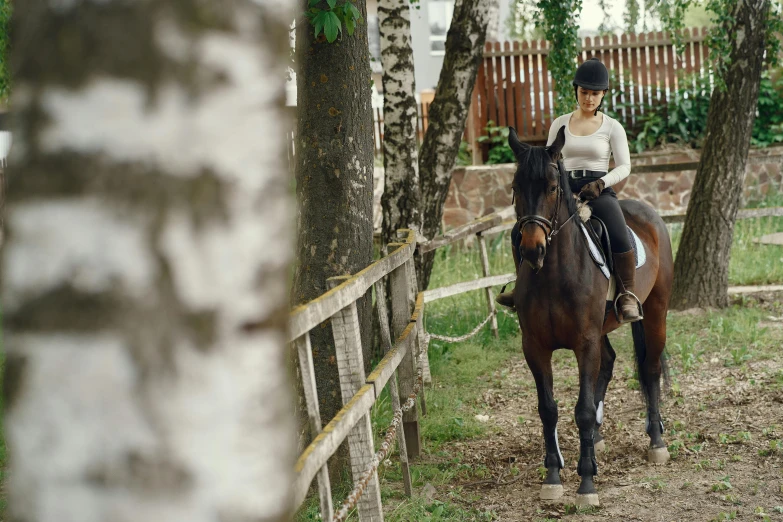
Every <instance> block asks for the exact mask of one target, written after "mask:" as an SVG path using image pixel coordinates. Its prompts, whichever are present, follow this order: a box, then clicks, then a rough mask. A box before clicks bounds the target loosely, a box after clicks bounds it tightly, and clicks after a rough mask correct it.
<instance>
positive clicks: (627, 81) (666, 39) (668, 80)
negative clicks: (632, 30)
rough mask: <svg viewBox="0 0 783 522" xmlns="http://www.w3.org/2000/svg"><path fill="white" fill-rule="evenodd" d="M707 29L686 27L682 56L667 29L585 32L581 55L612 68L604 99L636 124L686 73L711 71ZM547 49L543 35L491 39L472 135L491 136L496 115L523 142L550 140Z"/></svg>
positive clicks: (624, 119)
mask: <svg viewBox="0 0 783 522" xmlns="http://www.w3.org/2000/svg"><path fill="white" fill-rule="evenodd" d="M706 34H707V30H706V28H701V29H698V28H694V29H685V30H684V32H683V41H684V42H685V50H684V52H683V53H682V54H681V55H676V54H675V51H674V45H673V42H672V40H671V38H670V35H669V34H668V33H663V32H660V31H659V32H650V33H646V34H623V35H621V36H620V37H619V38H618V37H617V35H612V36H611V37H610V36H602V37H600V36H598V37H595V38H589V37H588V38H584V39H583V40H582V44H581V48H582V50H581V53H580V54H579V55H578V56H577V61H578V62H579V63H582V62H583V61H585V60H587V59H589V58H592V57H596V58H598V59H600V60H601V61H602V62H603V63H604V64H605V65H606V66H607V68H608V69H609V70H610V71H611V73H612V75H613V84H612V85H611V90H610V92H609V93H607V96H606V98H605V100H604V105H605V106H606V107H607V108H608V109H609V110H612V111H614V112H615V113H617V114H618V115H619V117H620V120H621V121H622V122H623V123H624V125H625V127H626V129H631V128H633V127H634V124H635V122H636V118H637V117H638V115H639V114H642V113H644V112H645V110H649V107H656V106H659V105H664V104H665V103H666V102H668V101H669V100H671V99H672V97H674V96H675V93H676V91H677V89H678V88H679V87H680V86H681V84H682V82H683V80H684V79H685V78H686V75H688V74H691V73H692V74H698V75H702V76H704V75H709V73H710V69H709V65H708V52H709V50H708V48H707V46H706V45H705V44H704V39H705V36H706ZM548 54H549V43H548V42H546V41H545V40H540V41H533V42H521V43H520V42H502V43H501V42H488V43H487V44H486V48H485V51H484V60H483V62H482V63H481V66H480V67H479V72H478V76H477V79H476V86H475V88H474V90H473V98H472V114H471V118H472V125H473V128H472V129H471V131H470V132H471V135H472V136H474V137H476V138H477V137H479V136H481V135H486V131H485V128H486V127H487V125H488V122H490V121H492V122H494V124H495V125H496V126H500V127H505V126H512V127H515V128H516V129H517V131H518V133H519V137H520V139H521V140H523V141H527V142H532V143H536V144H541V143H542V142H544V141H546V139H547V132H548V129H549V126H550V125H551V123H552V120H553V119H554V117H556V116H557V115H555V114H554V99H555V92H554V90H553V88H554V83H553V80H552V75H551V73H550V72H549V70H548V68H547V55H548ZM705 94H706V95H708V93H705ZM474 143H476V142H475V141H474ZM474 150H475V149H474Z"/></svg>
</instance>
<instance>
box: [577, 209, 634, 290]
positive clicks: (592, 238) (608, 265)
mask: <svg viewBox="0 0 783 522" xmlns="http://www.w3.org/2000/svg"><path fill="white" fill-rule="evenodd" d="M577 224H578V225H579V228H580V229H581V230H582V237H584V239H585V243H586V246H587V249H588V251H589V252H590V258H591V259H592V260H593V262H594V263H595V265H596V266H597V267H598V268H599V270H601V273H602V274H603V275H604V277H606V278H607V279H609V280H610V284H609V292H608V294H607V300H608V301H611V300H613V297H612V296H613V295H614V286H615V285H614V278H613V277H612V273H613V271H614V266H613V262H612V245H611V241H610V240H609V232H608V231H607V229H606V224H604V222H603V221H602V220H601V219H600V218H597V217H595V216H591V217H590V219H589V220H588V224H585V223H584V222H583V221H582V220H578V221H577ZM626 230H628V237H629V238H630V239H631V244H632V245H633V253H634V258H635V259H636V269H637V270H638V269H639V268H640V267H642V266H644V263H645V261H647V253H646V252H645V250H644V245H643V244H642V240H641V239H639V236H637V235H636V233H635V232H634V231H633V230H631V227H629V226H626Z"/></svg>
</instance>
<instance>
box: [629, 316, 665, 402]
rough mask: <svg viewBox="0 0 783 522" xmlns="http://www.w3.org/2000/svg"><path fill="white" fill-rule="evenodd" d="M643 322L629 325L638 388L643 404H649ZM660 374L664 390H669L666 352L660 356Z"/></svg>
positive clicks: (645, 341)
mask: <svg viewBox="0 0 783 522" xmlns="http://www.w3.org/2000/svg"><path fill="white" fill-rule="evenodd" d="M643 323H644V320H641V321H636V322H634V323H631V336H632V337H633V347H634V352H635V354H636V373H637V374H638V375H639V387H640V388H641V391H642V398H643V399H644V403H645V404H649V403H650V396H649V393H650V384H652V383H651V382H649V376H648V375H647V372H645V371H644V362H645V360H646V359H647V340H646V338H645V335H644V324H643ZM661 374H662V375H663V382H664V385H665V386H666V388H667V389H668V388H669V363H668V361H667V357H666V352H665V351H664V352H663V353H662V354H661Z"/></svg>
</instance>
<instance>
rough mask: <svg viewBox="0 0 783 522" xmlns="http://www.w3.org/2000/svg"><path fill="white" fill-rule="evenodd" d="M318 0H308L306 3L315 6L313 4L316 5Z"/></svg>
mask: <svg viewBox="0 0 783 522" xmlns="http://www.w3.org/2000/svg"><path fill="white" fill-rule="evenodd" d="M320 1H321V0H308V2H307V5H308V6H310V7H315V6H317V5H318V2H320Z"/></svg>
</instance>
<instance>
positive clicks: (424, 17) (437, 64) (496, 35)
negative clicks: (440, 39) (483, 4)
mask: <svg viewBox="0 0 783 522" xmlns="http://www.w3.org/2000/svg"><path fill="white" fill-rule="evenodd" d="M432 1H433V0H421V1H420V2H418V3H416V4H412V7H411V38H412V45H413V62H414V67H415V75H416V90H417V91H418V92H421V91H424V90H428V89H433V90H434V89H435V88H436V87H437V86H438V78H439V77H440V70H441V68H442V67H443V55H442V54H433V53H432V52H430V22H431V20H430V5H429V4H430V3H431V2H432ZM434 1H438V0H434ZM493 1H494V7H493V8H494V9H495V10H496V13H497V14H496V15H495V16H494V17H493V18H492V20H491V21H490V27H488V29H487V38H488V39H490V40H498V41H503V40H508V39H509V38H508V31H507V29H506V18H508V12H509V0H493ZM452 3H453V2H452ZM417 6H420V8H418V9H417Z"/></svg>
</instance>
